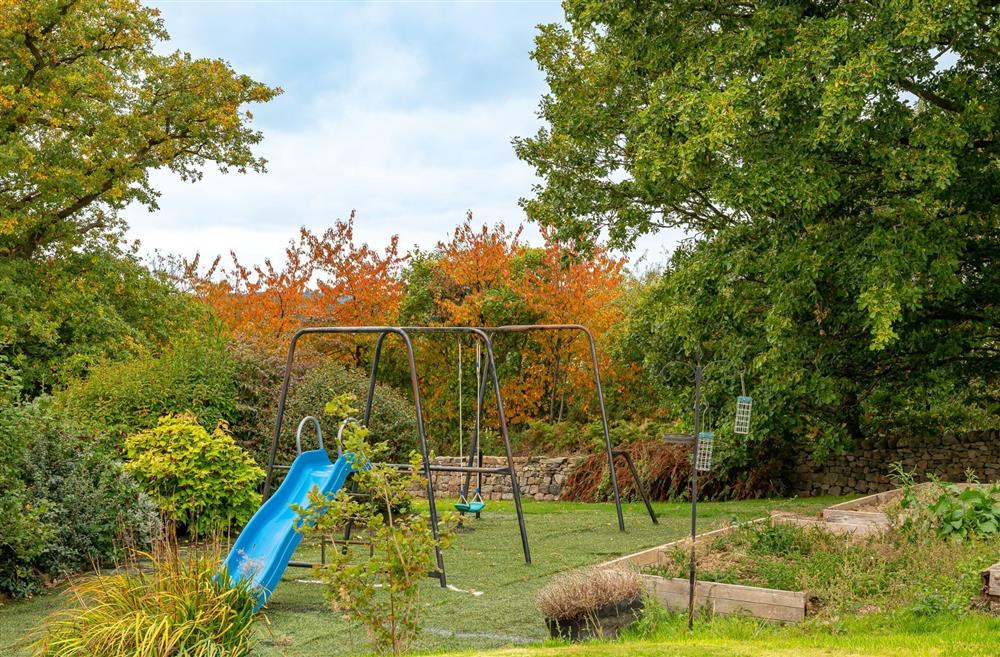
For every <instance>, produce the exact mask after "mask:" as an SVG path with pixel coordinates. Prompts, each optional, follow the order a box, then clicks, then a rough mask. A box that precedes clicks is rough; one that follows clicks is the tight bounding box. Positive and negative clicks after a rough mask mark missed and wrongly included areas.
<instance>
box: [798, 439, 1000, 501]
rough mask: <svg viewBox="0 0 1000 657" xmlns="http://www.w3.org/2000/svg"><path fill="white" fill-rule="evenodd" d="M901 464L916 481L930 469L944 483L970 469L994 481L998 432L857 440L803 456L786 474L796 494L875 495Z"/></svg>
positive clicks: (999, 464) (999, 453)
mask: <svg viewBox="0 0 1000 657" xmlns="http://www.w3.org/2000/svg"><path fill="white" fill-rule="evenodd" d="M896 462H902V464H903V467H904V468H905V469H906V470H908V471H912V470H916V472H917V477H918V481H924V480H926V474H927V473H933V474H935V475H937V476H938V477H940V478H942V479H944V480H946V481H956V482H960V481H965V478H966V477H965V471H966V469H967V468H972V469H973V470H975V472H976V476H977V477H979V480H980V481H984V482H986V481H997V480H1000V431H998V430H995V429H994V430H991V431H972V432H969V433H966V434H960V435H955V434H944V435H942V436H940V437H939V438H937V439H927V438H921V439H916V438H911V439H906V438H902V439H889V440H885V441H863V442H862V444H861V445H859V446H858V448H857V449H856V450H854V451H853V452H851V453H848V454H843V455H840V456H831V457H829V458H828V459H827V460H826V461H825V462H823V463H820V464H817V463H814V462H813V461H812V460H811V459H809V458H808V456H804V457H803V458H801V459H800V460H799V461H798V462H797V463H796V464H795V465H794V469H793V473H792V478H791V487H792V491H793V492H794V493H795V494H796V495H847V494H850V493H861V494H865V493H878V492H881V491H884V490H889V489H890V488H895V486H894V485H893V483H892V481H891V480H890V479H889V466H890V465H891V464H892V463H896Z"/></svg>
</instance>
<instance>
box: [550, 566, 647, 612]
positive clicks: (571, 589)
mask: <svg viewBox="0 0 1000 657" xmlns="http://www.w3.org/2000/svg"><path fill="white" fill-rule="evenodd" d="M640 593H642V579H641V578H640V576H639V573H638V572H636V571H634V570H626V569H597V568H594V569H589V570H578V571H574V572H571V573H567V574H565V575H562V576H560V577H558V578H556V579H554V580H552V581H551V582H549V583H548V584H547V585H546V586H545V587H544V588H543V589H542V590H541V591H539V592H538V595H537V596H535V606H536V607H537V608H538V611H540V612H542V614H543V615H544V616H545V617H546V618H551V619H553V620H570V619H576V618H582V617H584V616H587V615H589V614H592V613H593V612H595V611H597V610H598V609H600V608H601V607H605V606H607V605H613V604H618V603H621V602H626V601H629V600H632V599H634V598H635V597H636V596H638V595H639V594H640Z"/></svg>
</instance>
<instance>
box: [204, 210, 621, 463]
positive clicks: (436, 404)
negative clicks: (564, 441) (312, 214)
mask: <svg viewBox="0 0 1000 657" xmlns="http://www.w3.org/2000/svg"><path fill="white" fill-rule="evenodd" d="M353 229H354V213H353V212H352V213H351V215H350V217H349V218H348V220H347V221H338V222H337V223H336V224H334V225H333V226H332V227H331V228H329V229H327V230H326V231H324V232H323V233H314V232H312V231H310V230H308V229H306V228H302V229H301V230H300V231H299V234H298V236H297V238H296V239H295V240H292V241H290V242H289V244H288V246H287V248H286V249H285V262H284V263H283V265H282V266H281V267H278V266H275V265H274V264H273V263H272V262H271V261H270V260H265V261H264V263H263V264H262V265H258V266H246V265H244V264H242V262H241V261H240V260H239V259H238V257H237V256H236V254H231V265H230V266H229V267H222V266H221V264H220V263H221V260H220V259H218V258H217V259H216V261H215V262H214V263H212V265H211V266H210V267H209V268H208V270H207V271H205V272H202V273H199V272H198V263H197V260H195V261H194V262H193V263H188V266H187V268H186V278H187V282H188V284H189V286H190V287H191V288H192V289H193V290H194V291H195V293H196V294H197V295H198V296H199V297H200V298H202V299H203V300H204V301H205V302H206V303H208V304H209V305H211V306H212V308H213V309H214V311H215V313H216V315H217V316H218V317H219V318H221V319H222V320H223V321H224V322H225V323H226V324H227V325H228V326H229V328H230V330H231V331H232V334H233V336H234V338H236V339H239V340H243V341H246V342H249V343H251V344H252V345H254V346H255V347H257V348H259V349H264V350H278V351H283V350H285V349H286V348H287V346H288V341H289V338H290V336H291V335H292V333H294V332H295V331H296V330H297V329H299V328H301V327H303V326H315V325H339V326H352V325H353V326H358V325H394V324H417V325H438V326H496V325H502V324H529V323H539V324H583V325H585V326H587V327H588V328H590V329H591V331H592V332H593V334H594V336H595V338H596V340H597V347H598V358H599V362H600V365H601V369H602V374H603V376H604V379H605V384H606V385H605V392H606V393H607V392H610V391H611V390H617V391H619V392H624V391H625V390H626V389H627V388H628V386H629V381H630V380H631V378H632V377H634V372H632V371H631V370H629V369H627V368H623V367H618V366H617V365H616V363H614V362H613V361H612V359H611V358H610V357H609V355H608V351H607V347H608V344H607V342H608V337H609V332H610V331H611V330H612V329H613V327H614V326H615V324H616V323H617V322H619V321H620V320H621V319H622V316H623V308H622V304H621V301H622V299H623V295H624V294H625V292H626V291H627V289H628V285H629V281H630V279H629V277H628V276H627V274H626V273H625V272H624V261H623V260H621V259H619V258H616V257H614V256H613V255H612V254H610V253H608V252H607V251H606V250H605V249H603V248H600V247H596V248H592V249H590V250H588V251H584V250H582V249H578V248H577V246H576V245H575V244H573V243H569V242H560V241H558V240H556V239H555V238H554V237H553V236H552V235H550V234H548V233H545V232H543V238H544V244H543V245H542V246H540V247H533V246H530V245H528V244H526V243H525V242H524V241H522V239H521V235H522V229H521V228H520V227H518V228H517V229H516V230H508V229H507V228H506V227H505V226H504V225H503V224H497V225H495V226H487V225H480V226H477V225H475V224H474V222H473V218H472V215H471V213H470V214H468V215H467V216H466V219H465V221H464V222H463V223H462V224H461V225H459V226H458V227H456V228H455V230H454V232H453V233H452V235H451V237H450V239H449V240H447V241H444V242H440V243H438V245H437V246H436V247H435V249H434V250H433V251H431V252H429V253H426V252H419V251H417V252H414V253H410V254H406V255H400V254H399V251H398V238H397V237H395V236H394V237H392V238H391V239H390V241H389V244H388V245H387V246H386V247H385V248H384V249H382V250H378V249H375V248H372V247H370V246H369V245H367V244H360V245H358V244H356V243H355V241H354V232H353ZM412 337H413V340H414V345H415V348H416V355H417V363H418V368H419V375H420V382H421V391H422V394H423V401H424V409H425V420H426V425H427V427H428V431H429V434H430V436H431V439H432V444H433V445H434V447H435V449H437V450H438V451H439V452H444V451H448V450H451V449H453V448H455V447H457V442H458V441H457V435H458V425H459V422H460V421H461V423H462V425H463V426H464V429H465V431H466V432H468V430H469V428H470V426H471V424H472V422H473V418H474V416H473V410H474V407H475V394H476V393H475V391H476V383H475V353H476V351H475V344H474V340H473V339H472V338H471V337H470V336H466V337H465V338H463V339H462V357H463V368H464V379H463V383H462V386H461V395H462V399H463V404H462V406H463V410H462V417H461V419H460V417H459V411H458V395H459V394H460V387H459V385H458V362H457V361H458V353H459V349H458V344H459V343H458V338H456V337H455V336H443V335H414V336H412ZM494 341H495V350H496V356H497V362H498V369H499V374H500V377H501V385H502V391H503V397H504V402H505V410H506V412H507V416H508V419H509V423H510V425H511V426H512V427H516V426H519V425H524V424H525V423H527V422H530V421H534V420H548V421H555V420H560V419H568V418H572V419H576V420H580V419H592V418H594V417H596V405H595V401H596V396H595V390H594V385H593V371H592V369H591V361H590V347H589V344H588V342H587V341H586V339H585V337H584V336H583V335H582V334H580V333H578V332H557V333H552V332H539V333H533V334H530V335H525V334H518V335H497V336H495V339H494ZM307 343H308V344H310V345H311V346H310V347H309V349H310V350H319V351H321V352H323V353H328V354H333V355H335V357H337V358H340V359H343V360H345V361H346V362H348V363H349V364H352V365H355V366H361V367H367V366H369V365H370V353H369V351H368V350H369V349H370V347H371V345H372V339H371V338H370V337H346V336H337V337H328V338H326V339H324V340H322V341H320V340H316V341H307ZM303 346H305V345H303ZM385 355H386V358H387V359H388V362H387V363H386V364H385V367H383V368H382V372H383V376H384V377H388V378H389V379H390V380H391V379H392V378H393V377H394V376H400V373H401V372H405V368H403V366H402V363H401V362H399V359H400V357H401V352H400V351H399V349H398V345H397V344H396V343H395V341H390V342H389V343H387V350H386V352H385ZM397 383H399V384H400V385H402V384H403V383H405V382H404V381H403V379H400V380H399V381H397ZM491 399H492V395H491V394H488V399H487V403H486V408H485V413H486V420H487V422H488V423H492V424H493V426H495V420H496V418H495V403H494V402H493V401H492V400H491Z"/></svg>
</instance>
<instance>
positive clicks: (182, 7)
mask: <svg viewBox="0 0 1000 657" xmlns="http://www.w3.org/2000/svg"><path fill="white" fill-rule="evenodd" d="M147 4H149V5H151V6H154V7H157V8H158V9H159V10H160V11H161V16H162V18H163V20H164V22H165V25H166V28H167V31H168V32H169V33H170V37H171V39H170V42H169V43H166V44H163V46H162V48H163V49H164V50H165V51H172V50H175V49H179V50H184V51H187V52H190V53H191V54H192V55H194V56H196V57H219V58H222V59H225V60H227V61H228V62H229V63H230V64H231V65H232V66H233V67H234V68H235V69H236V70H237V71H239V72H242V73H247V74H249V75H251V76H253V77H254V78H255V79H257V80H259V81H261V82H265V83H267V84H270V85H274V86H280V87H281V88H282V89H283V90H284V93H283V94H282V95H281V96H279V97H278V98H276V99H275V100H273V101H271V102H270V103H267V104H265V105H257V106H251V108H250V109H251V110H252V111H253V114H254V121H253V125H254V127H255V128H257V129H259V130H261V131H262V132H263V134H264V141H263V142H262V143H261V144H260V145H259V146H258V147H257V152H258V154H260V155H262V156H263V157H265V158H266V159H267V160H268V165H267V168H268V171H267V173H264V174H258V173H252V172H251V173H248V174H245V175H241V174H238V173H229V174H226V175H223V174H221V173H219V172H218V171H217V170H216V169H214V168H213V167H211V166H209V167H206V170H205V175H204V178H203V179H202V180H201V181H199V182H196V183H190V182H184V181H181V180H180V179H179V178H178V177H176V176H175V175H173V174H171V173H170V172H168V171H156V172H154V173H153V175H152V180H153V184H154V187H155V188H156V189H158V190H159V191H160V192H161V197H160V199H159V206H160V208H159V210H157V211H155V212H152V213H151V212H149V211H147V210H146V209H145V208H144V207H140V206H132V207H129V208H128V209H127V211H126V215H125V216H126V220H127V221H128V223H129V225H130V229H129V236H130V237H131V238H133V239H137V240H139V241H140V243H141V250H142V252H143V253H146V254H149V253H151V252H152V251H153V249H154V248H155V249H156V250H159V251H160V252H162V253H165V254H175V255H181V256H184V257H188V258H190V257H192V256H194V255H195V253H201V254H202V257H203V258H209V259H211V258H212V257H214V256H215V255H217V254H226V253H228V251H229V250H230V249H232V250H235V251H236V252H237V254H238V255H239V256H240V259H241V261H243V262H245V263H259V262H261V261H262V260H263V259H264V258H265V257H270V258H272V259H275V261H280V260H281V259H282V254H283V249H284V246H285V244H286V243H287V242H288V240H289V239H291V238H292V237H294V236H295V235H296V234H297V231H298V228H299V227H300V226H307V227H309V228H311V229H313V230H322V229H323V228H325V227H327V226H329V225H331V224H332V223H333V222H334V221H335V220H337V219H338V218H341V219H343V218H346V217H347V216H348V215H349V213H350V212H351V210H352V209H355V210H356V211H357V218H356V220H355V237H356V239H357V240H358V241H366V242H368V243H369V244H371V245H372V246H379V247H380V246H383V245H385V244H387V243H388V241H389V238H390V236H391V235H393V234H398V235H399V237H400V246H401V247H402V248H403V249H408V248H410V247H412V246H414V245H417V246H420V247H422V248H424V249H428V248H433V246H434V245H435V244H436V243H437V242H438V241H439V240H446V239H448V237H449V236H450V234H451V232H452V231H453V229H454V227H455V226H456V225H458V224H459V223H461V222H462V221H463V220H464V218H465V213H466V211H467V210H471V211H472V212H473V215H474V217H475V220H476V221H477V222H482V223H490V224H493V223H495V222H498V221H502V222H504V223H505V224H507V226H508V227H513V226H516V225H518V224H521V223H525V224H526V226H525V236H526V238H527V239H528V240H529V241H532V242H538V241H539V237H538V231H537V229H536V228H535V227H534V226H532V225H530V224H528V222H527V219H526V217H525V216H524V212H523V211H522V210H521V208H520V207H519V206H518V199H519V198H521V197H525V196H530V194H531V186H532V184H533V183H536V182H538V181H537V179H536V177H535V175H534V171H533V170H532V168H531V167H530V166H529V165H527V164H525V163H523V162H521V161H520V160H518V159H517V157H516V155H515V154H514V151H513V148H512V146H511V139H512V138H513V137H514V136H527V135H532V134H534V133H535V132H536V131H537V130H538V128H539V127H540V125H541V121H540V119H539V118H538V117H537V107H538V102H539V100H540V98H541V96H542V94H544V93H545V91H546V86H545V80H544V77H543V74H542V73H541V72H540V71H539V70H538V68H537V66H536V65H535V63H534V62H533V61H531V59H530V57H529V53H530V51H531V48H532V45H533V39H534V37H535V34H536V26H537V25H538V24H541V23H550V22H560V21H561V20H562V18H563V14H562V10H561V7H560V5H559V2H557V1H548V0H495V1H492V2H491V1H485V0H484V1H464V2H462V1H429V0H410V1H405V0H394V1H386V2H336V1H327V2H305V1H301V0H299V1H295V0H291V1H261V0H256V1H251V0H243V1H232V2H227V1H221V0H215V1H213V0H159V1H150V2H148V3H147ZM676 239H677V235H676V234H659V235H654V236H649V237H646V238H644V239H642V240H641V241H640V243H639V245H638V247H637V249H636V250H635V251H634V252H633V253H631V254H629V258H630V260H631V261H632V263H633V264H634V265H637V266H638V264H639V263H644V264H645V266H648V265H650V264H653V263H655V262H658V261H662V260H664V259H665V257H666V253H667V252H668V249H669V248H671V247H672V245H673V244H675V243H676Z"/></svg>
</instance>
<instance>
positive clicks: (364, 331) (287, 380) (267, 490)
mask: <svg viewBox="0 0 1000 657" xmlns="http://www.w3.org/2000/svg"><path fill="white" fill-rule="evenodd" d="M535 331H572V332H579V333H583V334H584V335H585V336H586V339H587V341H588V344H589V347H590V356H591V365H592V368H593V375H594V384H595V387H596V388H597V401H598V406H599V408H600V414H601V425H602V428H603V430H604V442H605V447H606V450H607V455H608V468H609V477H610V482H611V487H612V490H613V493H614V501H615V510H616V513H617V517H618V529H619V531H625V519H624V516H623V514H622V505H621V494H620V490H619V486H618V477H617V474H616V472H615V459H617V458H622V459H624V460H625V462H626V465H627V466H628V468H629V472H630V474H631V475H632V477H633V479H634V480H635V483H636V487H637V489H638V490H639V493H640V495H641V496H642V499H643V502H644V504H645V506H646V510H647V512H648V513H649V517H650V519H651V520H652V522H653V523H654V524H658V520H657V517H656V512H655V511H654V510H653V506H652V504H651V502H650V499H649V495H648V493H647V492H646V490H645V488H644V487H643V486H642V483H641V481H640V479H639V475H638V472H637V470H636V467H635V464H634V463H633V461H632V458H631V457H630V456H629V454H628V453H627V452H625V451H619V450H615V449H614V448H613V446H612V444H611V432H610V428H609V425H608V416H607V410H606V407H605V403H604V391H603V387H602V384H601V374H600V366H599V364H598V359H597V347H596V344H595V341H594V336H593V334H592V333H591V332H590V330H589V329H588V328H587V327H585V326H583V325H581V324H532V325H509V326H498V327H471V326H327V327H309V328H303V329H299V330H298V331H296V332H295V334H294V335H293V336H292V340H291V343H290V345H289V347H288V356H287V359H286V362H285V374H284V377H283V380H282V385H281V393H280V396H279V398H278V413H277V417H276V418H275V423H274V433H273V437H272V441H271V449H270V452H269V454H268V466H267V477H266V478H265V481H264V490H263V501H267V499H268V497H270V495H271V493H272V487H273V484H274V473H275V471H276V470H287V469H288V467H289V466H282V465H277V464H275V459H276V458H277V452H278V443H279V441H280V440H281V429H282V425H283V421H284V415H285V407H286V403H287V400H288V391H289V388H290V384H291V373H292V366H293V364H294V361H295V349H296V346H297V345H298V342H299V340H300V339H301V338H302V337H304V336H307V335H313V334H317V335H331V334H332V335H377V336H378V338H377V341H376V345H375V353H374V356H373V358H372V366H371V372H370V376H369V381H368V395H367V398H366V400H365V408H364V414H363V416H362V420H361V424H362V425H363V426H366V427H367V426H368V425H369V423H370V421H371V414H372V407H373V404H374V399H375V391H376V383H377V380H378V372H379V365H380V362H381V358H382V349H383V346H384V343H385V340H386V338H387V337H389V336H390V335H396V336H398V337H399V338H400V339H401V341H402V342H403V346H404V347H405V350H406V359H407V365H408V368H409V374H410V387H411V392H412V394H413V403H414V413H415V415H416V419H417V434H418V438H419V448H420V455H421V460H422V465H421V468H422V470H423V476H424V478H425V479H426V480H427V502H428V510H429V514H430V520H431V531H432V534H433V536H434V537H435V539H436V538H437V537H438V535H439V532H438V520H439V516H438V512H437V504H436V500H435V495H434V483H433V478H432V475H433V473H434V472H461V473H464V474H465V486H464V488H463V490H466V491H468V489H469V485H470V483H471V477H472V475H473V474H475V475H477V477H478V481H479V482H480V486H481V482H482V476H483V474H496V475H501V476H509V477H510V479H511V492H512V497H513V501H514V508H515V511H516V513H517V520H518V529H519V531H520V536H521V547H522V550H523V552H524V560H525V563H528V564H530V563H531V551H530V548H529V545H528V534H527V528H526V526H525V522H524V509H523V506H522V503H521V491H520V485H519V483H518V480H517V471H516V468H515V466H514V456H513V450H512V449H511V445H510V436H509V433H508V430H507V419H506V415H505V412H504V407H503V396H502V394H501V391H500V380H499V377H498V373H497V369H496V360H495V357H494V352H493V336H494V335H496V334H502V335H506V334H514V333H531V332H535ZM411 333H412V334H415V335H416V334H458V335H460V336H461V335H463V334H464V335H471V336H473V337H474V338H475V339H477V340H478V341H479V342H480V343H481V344H482V346H483V347H484V350H485V352H486V363H485V367H483V368H482V370H481V375H480V380H479V382H478V384H477V395H476V401H477V403H476V423H475V431H474V435H473V440H472V441H471V443H470V446H469V456H468V462H467V464H466V465H438V464H435V463H432V462H431V460H430V455H429V451H428V447H427V434H426V431H425V428H424V420H423V406H422V401H421V394H420V382H419V377H418V375H417V367H416V358H415V355H414V347H413V341H412V339H411V337H410V334H411ZM487 379H490V381H491V383H492V387H493V392H494V396H495V398H496V405H497V418H498V424H499V429H500V436H501V438H502V440H503V443H504V451H505V456H506V459H507V465H506V467H499V468H484V467H483V466H482V452H481V450H480V449H479V441H480V428H481V426H482V409H483V404H484V402H485V394H486V384H487ZM477 456H478V459H479V462H478V465H474V464H475V463H476V457H477ZM389 465H391V466H393V467H396V468H399V469H409V468H410V466H409V465H408V464H398V463H397V464H389ZM476 515H477V517H478V515H479V514H478V513H477V514H476ZM350 535H351V527H350V526H348V527H347V528H346V529H345V534H344V540H343V541H336V542H337V543H339V544H354V543H358V541H352V540H351V538H350ZM320 549H321V563H320V564H314V563H310V562H300V561H289V564H288V565H289V566H296V567H313V566H316V565H323V564H324V563H325V561H326V559H325V544H321V546H320ZM435 558H436V562H437V571H436V572H433V573H431V576H432V577H435V578H436V579H438V581H439V582H440V584H441V586H442V587H444V586H446V585H447V576H446V574H445V566H444V557H443V556H442V554H441V550H440V549H436V550H435Z"/></svg>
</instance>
